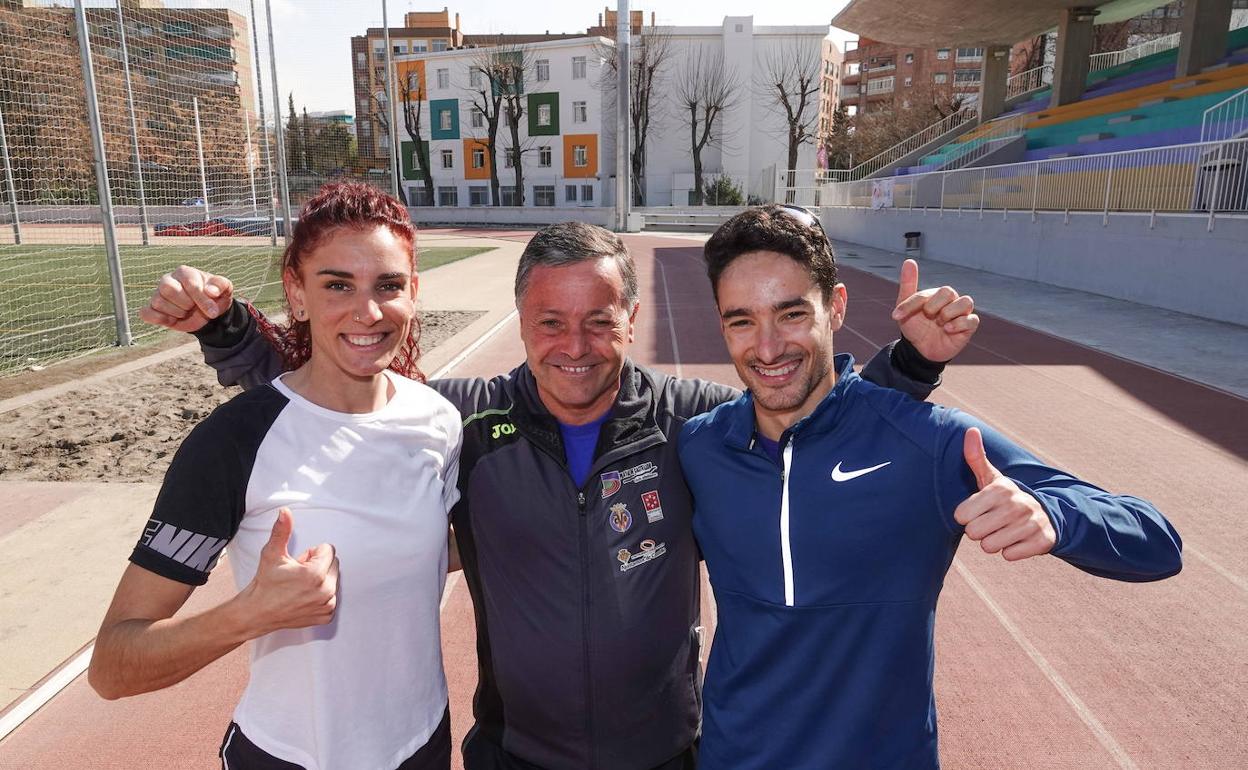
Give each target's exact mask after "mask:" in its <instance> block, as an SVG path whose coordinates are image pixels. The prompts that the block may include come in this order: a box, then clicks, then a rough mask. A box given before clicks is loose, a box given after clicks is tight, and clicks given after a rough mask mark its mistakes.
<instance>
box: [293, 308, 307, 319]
mask: <svg viewBox="0 0 1248 770" xmlns="http://www.w3.org/2000/svg"><path fill="white" fill-rule="evenodd" d="M307 315H308V311H306V310H304V309H303V308H299V309H298V310H296V311H295V317H296V318H298V319H299V320H300V321H302V320H303V319H304V318H306V317H307Z"/></svg>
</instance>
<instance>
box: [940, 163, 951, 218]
mask: <svg viewBox="0 0 1248 770" xmlns="http://www.w3.org/2000/svg"><path fill="white" fill-rule="evenodd" d="M948 178H949V175H948V174H944V173H942V174H941V175H940V216H941V218H944V216H945V180H946V179H948Z"/></svg>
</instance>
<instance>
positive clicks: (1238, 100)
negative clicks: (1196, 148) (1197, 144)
mask: <svg viewBox="0 0 1248 770" xmlns="http://www.w3.org/2000/svg"><path fill="white" fill-rule="evenodd" d="M1245 131H1248V88H1245V89H1244V90H1242V91H1240V92H1239V93H1237V94H1235V95H1234V96H1231V97H1229V98H1227V99H1223V100H1222V101H1220V102H1218V103H1217V104H1215V105H1213V106H1212V107H1210V108H1209V109H1207V110H1205V114H1204V117H1202V118H1201V119H1200V141H1202V142H1221V141H1225V140H1227V139H1234V138H1235V137H1237V136H1239V135H1240V134H1242V133H1244V132H1245Z"/></svg>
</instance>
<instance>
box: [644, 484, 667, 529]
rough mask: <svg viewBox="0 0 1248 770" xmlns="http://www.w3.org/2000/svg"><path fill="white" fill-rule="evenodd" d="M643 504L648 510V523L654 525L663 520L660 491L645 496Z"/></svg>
mask: <svg viewBox="0 0 1248 770" xmlns="http://www.w3.org/2000/svg"><path fill="white" fill-rule="evenodd" d="M641 504H642V505H643V506H645V508H646V521H648V522H650V523H651V524H653V523H655V522H656V521H662V520H663V506H662V505H660V504H659V492H658V490H654V491H652V492H646V493H645V494H643V495H642V496H641Z"/></svg>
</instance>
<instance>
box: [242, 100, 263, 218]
mask: <svg viewBox="0 0 1248 770" xmlns="http://www.w3.org/2000/svg"><path fill="white" fill-rule="evenodd" d="M243 136H245V137H247V181H248V182H249V183H250V184H251V213H252V214H258V213H260V204H259V203H258V202H257V201H256V157H255V154H254V153H255V150H254V149H253V148H252V146H251V126H249V125H247V116H246V114H244V115H243Z"/></svg>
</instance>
